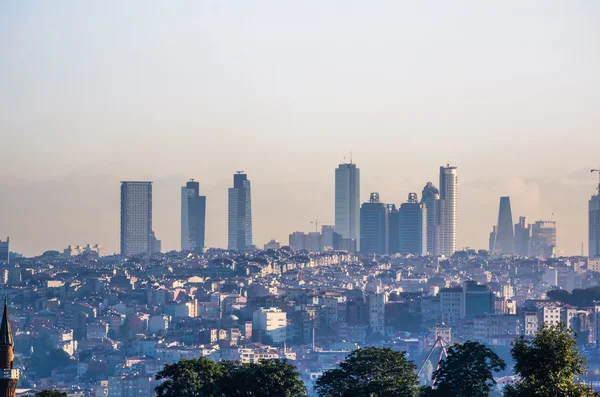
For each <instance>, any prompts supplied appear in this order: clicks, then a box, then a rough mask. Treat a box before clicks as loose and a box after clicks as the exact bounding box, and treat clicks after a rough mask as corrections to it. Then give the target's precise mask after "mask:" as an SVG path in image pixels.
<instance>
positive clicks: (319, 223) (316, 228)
mask: <svg viewBox="0 0 600 397" xmlns="http://www.w3.org/2000/svg"><path fill="white" fill-rule="evenodd" d="M310 223H312V224H313V225H315V232H319V225H323V222H319V220H318V219H315V220H314V221H310ZM325 223H331V222H325Z"/></svg>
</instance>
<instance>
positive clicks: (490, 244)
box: [489, 225, 498, 254]
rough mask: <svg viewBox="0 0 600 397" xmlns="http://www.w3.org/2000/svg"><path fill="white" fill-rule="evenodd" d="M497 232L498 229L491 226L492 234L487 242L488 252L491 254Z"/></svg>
mask: <svg viewBox="0 0 600 397" xmlns="http://www.w3.org/2000/svg"><path fill="white" fill-rule="evenodd" d="M497 232H498V227H497V226H496V225H494V226H492V232H491V233H490V240H489V247H490V248H489V251H490V253H491V254H493V253H494V247H495V246H496V234H497Z"/></svg>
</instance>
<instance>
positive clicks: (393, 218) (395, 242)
mask: <svg viewBox="0 0 600 397" xmlns="http://www.w3.org/2000/svg"><path fill="white" fill-rule="evenodd" d="M387 216H388V254H390V255H392V254H399V253H400V212H399V211H398V209H397V208H396V206H395V205H394V204H387Z"/></svg>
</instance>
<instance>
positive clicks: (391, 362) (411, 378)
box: [317, 347, 419, 397]
mask: <svg viewBox="0 0 600 397" xmlns="http://www.w3.org/2000/svg"><path fill="white" fill-rule="evenodd" d="M415 370H416V366H415V364H414V362H412V361H410V360H408V359H407V358H406V352H397V351H394V350H392V349H389V348H385V349H379V348H375V347H368V348H365V349H358V350H354V351H353V352H352V353H350V355H349V356H348V357H347V358H346V360H344V362H342V363H341V364H340V367H339V368H336V369H332V370H329V371H327V372H325V373H324V374H323V376H322V377H321V378H319V380H317V393H318V395H319V396H320V397H355V396H356V397H359V396H360V397H413V396H415V395H417V393H418V391H419V387H418V386H419V381H418V377H417V375H416V374H415Z"/></svg>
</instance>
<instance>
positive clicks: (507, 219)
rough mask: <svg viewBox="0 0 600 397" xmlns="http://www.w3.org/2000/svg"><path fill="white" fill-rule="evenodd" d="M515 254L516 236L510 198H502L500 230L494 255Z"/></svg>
mask: <svg viewBox="0 0 600 397" xmlns="http://www.w3.org/2000/svg"><path fill="white" fill-rule="evenodd" d="M514 252H515V235H514V231H513V221H512V211H511V209H510V197H500V209H499V211H498V228H497V229H496V240H495V242H494V247H493V249H492V253H493V254H512V253H514Z"/></svg>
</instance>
